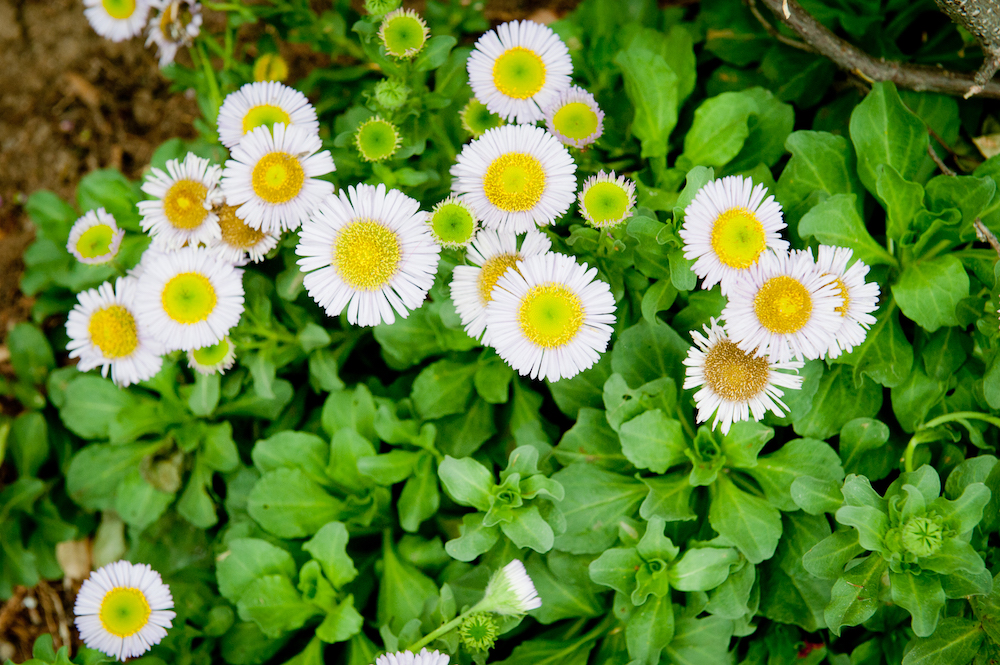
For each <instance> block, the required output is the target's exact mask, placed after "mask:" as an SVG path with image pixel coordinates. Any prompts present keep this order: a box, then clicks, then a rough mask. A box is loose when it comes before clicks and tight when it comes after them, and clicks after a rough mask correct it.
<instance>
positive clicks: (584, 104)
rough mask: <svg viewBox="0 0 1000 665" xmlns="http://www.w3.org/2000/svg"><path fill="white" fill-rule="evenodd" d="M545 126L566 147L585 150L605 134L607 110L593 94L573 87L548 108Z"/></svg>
mask: <svg viewBox="0 0 1000 665" xmlns="http://www.w3.org/2000/svg"><path fill="white" fill-rule="evenodd" d="M545 126H546V127H548V129H549V131H550V132H552V133H553V134H554V135H555V136H556V138H557V139H559V141H560V142H562V143H563V144H565V145H571V146H573V147H574V148H585V147H587V146H588V145H590V144H591V143H593V142H594V141H596V140H597V139H599V138H601V134H603V133H604V111H602V110H601V107H600V106H598V105H597V101H596V100H595V99H594V96H593V95H592V94H590V93H589V92H587V91H586V90H584V89H583V88H580V87H578V86H575V85H574V86H570V87H569V88H566V89H565V90H563V91H562V93H561V94H560V95H559V96H558V97H557V98H556V99H555V101H553V102H552V103H551V104H549V105H548V106H547V107H545Z"/></svg>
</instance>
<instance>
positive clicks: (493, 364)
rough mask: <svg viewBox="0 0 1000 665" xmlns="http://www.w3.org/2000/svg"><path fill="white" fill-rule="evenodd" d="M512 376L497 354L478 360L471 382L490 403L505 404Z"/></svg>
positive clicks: (507, 366)
mask: <svg viewBox="0 0 1000 665" xmlns="http://www.w3.org/2000/svg"><path fill="white" fill-rule="evenodd" d="M584 374H586V372H584ZM579 376H580V375H577V377H579ZM577 377H574V379H576V378H577ZM513 378H514V370H513V369H511V368H510V366H509V365H508V364H507V363H505V362H504V361H503V359H502V358H500V357H499V356H492V357H491V358H489V359H487V360H482V359H480V360H479V366H478V367H477V368H476V374H475V376H474V377H473V383H474V384H475V386H476V392H477V393H479V396H480V397H482V398H483V399H484V400H486V401H487V402H489V403H490V404H506V403H507V399H508V398H509V397H510V380H511V379H513ZM564 383H567V382H566V381H561V382H560V383H559V385H560V386H563V384H564ZM557 402H558V400H557ZM560 408H562V407H560ZM567 415H568V414H567Z"/></svg>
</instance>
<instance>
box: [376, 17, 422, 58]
mask: <svg viewBox="0 0 1000 665" xmlns="http://www.w3.org/2000/svg"><path fill="white" fill-rule="evenodd" d="M430 34H431V31H430V30H428V29H427V24H426V23H424V19H422V18H420V14H418V13H417V12H415V11H413V10H412V9H397V10H396V11H394V12H392V13H391V14H388V15H387V16H386V17H385V18H384V19H382V25H381V26H379V29H378V36H379V39H381V40H382V45H383V46H385V52H386V53H388V54H389V55H391V56H393V57H396V58H412V57H413V56H415V55H416V54H418V53H420V51H421V50H422V49H423V48H424V44H426V43H427V37H429V36H430Z"/></svg>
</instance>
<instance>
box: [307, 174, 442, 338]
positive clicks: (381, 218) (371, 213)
mask: <svg viewBox="0 0 1000 665" xmlns="http://www.w3.org/2000/svg"><path fill="white" fill-rule="evenodd" d="M425 219H426V213H422V212H420V204H419V203H417V202H416V201H414V200H413V199H411V198H410V197H409V196H406V195H405V194H403V193H402V192H400V191H398V190H395V189H390V190H386V187H385V185H381V184H380V185H378V186H377V187H373V186H372V185H357V186H352V187H348V188H347V190H346V191H345V190H341V191H340V192H339V194H338V195H337V196H331V197H329V198H328V199H327V200H326V201H324V202H323V204H322V205H321V206H320V207H319V208H317V210H316V211H315V212H314V213H313V215H312V217H311V218H310V219H309V220H307V221H306V222H305V223H304V224H303V225H302V231H301V234H300V240H299V245H298V247H296V249H295V253H296V254H298V255H299V256H301V257H302V258H301V259H299V261H298V263H299V266H300V268H301V269H302V272H304V273H306V276H305V279H304V280H303V284H304V285H305V287H306V291H308V292H309V295H310V296H311V297H312V299H313V300H315V301H316V303H317V304H319V306H320V307H322V308H324V309H325V310H326V313H327V314H328V315H329V316H338V315H339V314H340V313H341V312H342V311H344V309H345V308H346V309H347V320H348V321H349V322H350V323H352V324H354V325H359V326H375V325H378V324H380V323H383V322H384V323H393V322H394V321H395V320H396V314H398V315H399V316H401V317H402V318H404V319H405V318H406V317H407V315H408V314H409V312H410V310H414V309H417V308H418V307H420V306H421V305H422V304H423V302H424V299H425V298H426V296H427V292H428V291H429V290H430V288H431V286H432V285H433V284H434V275H435V274H436V273H437V266H438V255H439V254H440V252H441V248H440V247H438V245H437V244H436V243H435V242H434V239H433V238H432V237H431V232H430V228H429V227H428V226H427V223H426V221H425ZM394 311H395V314H394V313H393V312H394Z"/></svg>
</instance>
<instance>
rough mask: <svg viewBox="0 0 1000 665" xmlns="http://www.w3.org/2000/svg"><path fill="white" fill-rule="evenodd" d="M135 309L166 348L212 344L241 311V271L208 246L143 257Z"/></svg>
mask: <svg viewBox="0 0 1000 665" xmlns="http://www.w3.org/2000/svg"><path fill="white" fill-rule="evenodd" d="M142 263H143V270H142V276H141V277H139V292H138V294H137V297H136V305H135V307H136V313H137V314H138V318H139V322H140V323H141V324H143V325H145V326H146V327H147V328H148V329H149V331H150V332H151V333H152V334H153V335H154V336H155V337H156V339H158V340H159V341H160V343H161V344H163V346H164V347H166V350H167V351H176V350H181V351H190V350H191V349H200V348H202V347H205V346H212V345H213V344H216V343H217V342H218V341H219V340H221V339H222V338H223V337H225V336H226V334H228V333H229V330H230V328H232V327H233V326H235V325H236V324H237V323H239V321H240V316H241V315H242V314H243V271H242V270H241V269H239V268H235V267H233V265H232V264H231V263H228V262H226V261H223V260H222V259H220V258H219V257H218V256H216V254H215V253H214V252H212V251H211V250H209V249H206V248H204V247H184V248H182V249H179V250H177V251H175V252H170V253H168V254H156V255H155V256H154V257H152V259H151V260H149V261H146V260H145V257H144V260H143V262H142Z"/></svg>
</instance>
